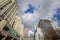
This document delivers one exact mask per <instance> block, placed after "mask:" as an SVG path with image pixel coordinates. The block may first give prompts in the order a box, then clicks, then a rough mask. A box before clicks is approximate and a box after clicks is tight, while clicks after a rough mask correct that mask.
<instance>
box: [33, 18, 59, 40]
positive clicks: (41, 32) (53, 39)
mask: <svg viewBox="0 0 60 40" xmlns="http://www.w3.org/2000/svg"><path fill="white" fill-rule="evenodd" d="M56 30H58V29H57V26H56V24H55V22H54V21H53V20H51V19H40V21H39V23H38V24H37V26H36V31H35V34H34V35H35V37H34V38H35V40H60V36H59V35H58V34H57V32H58V31H56ZM58 33H59V32H58Z"/></svg>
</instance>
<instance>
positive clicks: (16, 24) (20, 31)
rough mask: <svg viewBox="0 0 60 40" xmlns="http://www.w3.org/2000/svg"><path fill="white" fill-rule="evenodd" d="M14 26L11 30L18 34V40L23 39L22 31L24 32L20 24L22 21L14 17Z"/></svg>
mask: <svg viewBox="0 0 60 40" xmlns="http://www.w3.org/2000/svg"><path fill="white" fill-rule="evenodd" d="M15 18H16V19H15V24H14V26H13V28H14V29H15V30H16V31H17V32H18V34H20V40H22V39H23V30H24V26H23V23H22V19H21V17H19V16H16V17H15Z"/></svg>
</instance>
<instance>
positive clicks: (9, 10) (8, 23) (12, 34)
mask: <svg viewBox="0 0 60 40" xmlns="http://www.w3.org/2000/svg"><path fill="white" fill-rule="evenodd" d="M17 9H18V7H17V3H16V0H0V40H19V37H20V35H19V34H18V32H17V31H15V30H14V28H13V25H14V24H15V16H16V12H17Z"/></svg>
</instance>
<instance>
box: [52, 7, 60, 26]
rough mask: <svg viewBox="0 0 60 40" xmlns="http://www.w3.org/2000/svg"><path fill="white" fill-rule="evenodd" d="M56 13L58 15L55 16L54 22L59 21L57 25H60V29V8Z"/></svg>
mask: <svg viewBox="0 0 60 40" xmlns="http://www.w3.org/2000/svg"><path fill="white" fill-rule="evenodd" d="M55 13H56V14H54V15H53V18H52V19H53V20H54V21H57V25H58V27H60V8H57V9H56V10H55Z"/></svg>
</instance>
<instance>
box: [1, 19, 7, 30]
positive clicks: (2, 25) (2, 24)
mask: <svg viewBox="0 0 60 40" xmlns="http://www.w3.org/2000/svg"><path fill="white" fill-rule="evenodd" d="M6 23H7V22H6V20H2V21H1V22H0V30H2V29H3V27H4V26H5V25H6Z"/></svg>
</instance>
